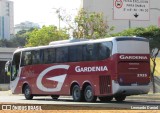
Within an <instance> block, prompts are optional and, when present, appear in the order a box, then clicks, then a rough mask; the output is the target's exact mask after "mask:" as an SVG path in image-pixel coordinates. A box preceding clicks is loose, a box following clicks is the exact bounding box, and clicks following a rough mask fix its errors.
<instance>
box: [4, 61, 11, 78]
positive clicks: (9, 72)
mask: <svg viewBox="0 0 160 113" xmlns="http://www.w3.org/2000/svg"><path fill="white" fill-rule="evenodd" d="M5 73H6V75H7V76H11V61H7V62H6V64H5Z"/></svg>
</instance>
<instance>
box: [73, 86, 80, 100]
mask: <svg viewBox="0 0 160 113" xmlns="http://www.w3.org/2000/svg"><path fill="white" fill-rule="evenodd" d="M72 97H73V100H74V101H75V102H80V101H82V92H81V89H80V87H79V86H78V85H75V86H73V88H72Z"/></svg>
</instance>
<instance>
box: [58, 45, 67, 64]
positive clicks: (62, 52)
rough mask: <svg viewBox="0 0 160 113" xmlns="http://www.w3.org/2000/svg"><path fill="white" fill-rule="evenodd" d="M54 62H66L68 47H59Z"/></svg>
mask: <svg viewBox="0 0 160 113" xmlns="http://www.w3.org/2000/svg"><path fill="white" fill-rule="evenodd" d="M56 62H58V63H61V62H68V47H60V48H57V49H56Z"/></svg>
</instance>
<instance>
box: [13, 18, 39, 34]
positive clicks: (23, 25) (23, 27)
mask: <svg viewBox="0 0 160 113" xmlns="http://www.w3.org/2000/svg"><path fill="white" fill-rule="evenodd" d="M31 28H38V29H39V28H40V26H39V24H37V23H33V22H29V21H25V22H21V23H20V24H17V25H15V27H14V30H15V34H16V33H17V32H18V31H21V30H29V29H31Z"/></svg>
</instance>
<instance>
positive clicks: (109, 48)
mask: <svg viewBox="0 0 160 113" xmlns="http://www.w3.org/2000/svg"><path fill="white" fill-rule="evenodd" d="M10 69H11V71H10V72H11V82H10V88H11V90H12V93H13V94H24V96H25V98H26V99H32V98H33V96H42V95H48V96H51V97H52V98H53V99H58V97H59V96H61V95H66V96H69V95H72V97H73V100H74V101H87V102H93V101H96V99H97V97H98V98H99V100H100V101H111V100H112V99H113V98H115V99H116V100H117V101H123V100H125V98H126V96H130V95H139V94H147V93H148V92H149V90H150V53H149V42H148V40H147V39H145V38H142V37H112V38H104V39H97V40H88V41H87V40H83V41H72V40H71V41H62V43H61V41H59V42H58V43H51V44H50V45H47V46H40V47H31V48H22V49H18V50H16V51H15V52H14V54H13V59H12V61H11V68H10Z"/></svg>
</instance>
